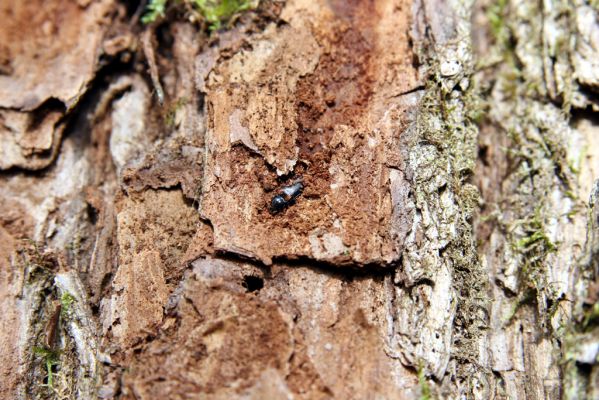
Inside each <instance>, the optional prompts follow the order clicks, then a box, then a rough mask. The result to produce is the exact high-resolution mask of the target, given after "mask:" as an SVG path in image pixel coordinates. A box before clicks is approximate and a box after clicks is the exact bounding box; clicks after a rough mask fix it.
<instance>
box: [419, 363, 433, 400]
mask: <svg viewBox="0 0 599 400" xmlns="http://www.w3.org/2000/svg"><path fill="white" fill-rule="evenodd" d="M418 385H419V386H420V400H431V399H432V396H431V387H430V385H429V384H428V381H427V380H426V374H425V372H424V368H423V367H422V365H420V366H419V367H418Z"/></svg>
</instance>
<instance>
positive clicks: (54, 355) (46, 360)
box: [33, 347, 60, 389]
mask: <svg viewBox="0 0 599 400" xmlns="http://www.w3.org/2000/svg"><path fill="white" fill-rule="evenodd" d="M33 354H35V355H36V356H38V357H40V358H41V359H42V363H43V365H44V366H45V368H46V374H47V377H48V383H47V386H48V387H49V388H51V389H52V388H54V375H53V371H52V369H53V368H54V366H56V365H58V364H59V362H60V360H59V358H60V352H58V351H56V350H51V349H48V348H46V347H34V348H33Z"/></svg>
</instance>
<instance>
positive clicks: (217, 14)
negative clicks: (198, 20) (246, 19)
mask: <svg viewBox="0 0 599 400" xmlns="http://www.w3.org/2000/svg"><path fill="white" fill-rule="evenodd" d="M193 4H194V6H195V8H196V9H197V10H198V11H199V12H200V14H201V15H202V16H203V17H204V19H205V20H206V22H207V23H208V27H209V29H210V30H211V31H212V30H216V29H219V28H220V27H221V25H222V23H224V22H226V21H229V20H230V19H232V18H233V17H234V16H235V15H237V14H239V13H241V12H243V11H246V10H250V9H253V8H256V6H257V5H258V4H257V1H254V0H193Z"/></svg>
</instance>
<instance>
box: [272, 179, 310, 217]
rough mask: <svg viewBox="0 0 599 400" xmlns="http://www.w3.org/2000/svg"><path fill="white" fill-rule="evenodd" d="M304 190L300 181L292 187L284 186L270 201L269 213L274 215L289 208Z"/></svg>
mask: <svg viewBox="0 0 599 400" xmlns="http://www.w3.org/2000/svg"><path fill="white" fill-rule="evenodd" d="M303 190H304V184H303V183H302V181H298V182H295V183H294V184H293V185H289V186H285V187H284V188H282V189H281V190H280V192H279V194H277V195H276V196H275V197H273V198H272V200H271V201H270V212H271V213H272V214H276V213H278V212H281V211H283V210H284V209H285V208H286V207H289V206H290V205H292V204H293V203H295V199H297V198H298V197H299V196H300V195H301V194H302V191H303Z"/></svg>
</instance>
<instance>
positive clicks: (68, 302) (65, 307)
mask: <svg viewBox="0 0 599 400" xmlns="http://www.w3.org/2000/svg"><path fill="white" fill-rule="evenodd" d="M75 301H76V300H75V297H73V295H71V294H70V293H69V292H64V293H63V294H62V296H60V305H61V308H60V318H65V317H66V316H67V315H68V314H69V312H70V310H71V306H72V305H73V303H74V302H75Z"/></svg>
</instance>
